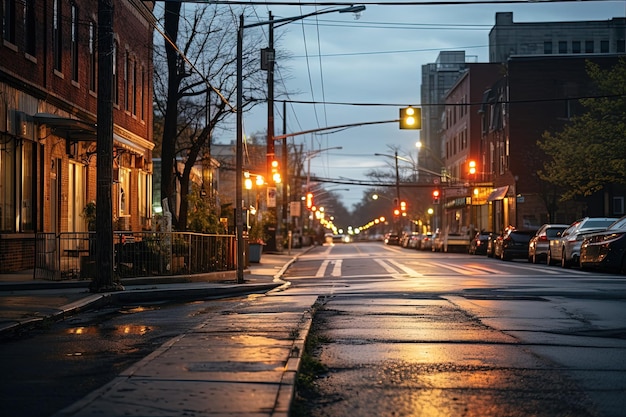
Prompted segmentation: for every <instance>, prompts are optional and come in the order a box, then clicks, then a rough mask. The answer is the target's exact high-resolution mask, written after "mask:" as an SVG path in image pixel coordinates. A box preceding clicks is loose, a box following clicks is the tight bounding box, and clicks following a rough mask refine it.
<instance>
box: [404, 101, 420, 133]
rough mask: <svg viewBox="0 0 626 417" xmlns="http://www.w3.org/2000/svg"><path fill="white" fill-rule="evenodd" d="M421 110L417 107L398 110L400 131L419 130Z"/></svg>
mask: <svg viewBox="0 0 626 417" xmlns="http://www.w3.org/2000/svg"><path fill="white" fill-rule="evenodd" d="M421 128H422V109H420V108H417V107H411V106H409V107H401V108H400V129H421Z"/></svg>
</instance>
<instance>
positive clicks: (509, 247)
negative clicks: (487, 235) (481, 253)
mask: <svg viewBox="0 0 626 417" xmlns="http://www.w3.org/2000/svg"><path fill="white" fill-rule="evenodd" d="M535 233H537V230H536V229H532V230H517V229H515V228H507V229H506V230H505V231H504V233H502V235H500V236H498V238H497V239H496V244H495V248H494V253H493V255H494V257H496V258H500V259H502V260H503V261H508V260H511V259H514V258H523V259H528V242H529V241H530V238H531V237H533V236H534V235H535Z"/></svg>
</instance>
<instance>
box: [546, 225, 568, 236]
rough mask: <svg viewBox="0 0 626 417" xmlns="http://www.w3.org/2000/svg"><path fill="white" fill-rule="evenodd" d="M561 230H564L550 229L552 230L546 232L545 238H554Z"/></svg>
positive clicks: (559, 228) (558, 228)
mask: <svg viewBox="0 0 626 417" xmlns="http://www.w3.org/2000/svg"><path fill="white" fill-rule="evenodd" d="M563 230H565V228H562V227H552V228H550V229H548V230H546V236H548V237H556V235H558V234H559V233H560V232H562V231H563Z"/></svg>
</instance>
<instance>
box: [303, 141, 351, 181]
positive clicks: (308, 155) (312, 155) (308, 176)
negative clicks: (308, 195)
mask: <svg viewBox="0 0 626 417" xmlns="http://www.w3.org/2000/svg"><path fill="white" fill-rule="evenodd" d="M335 149H337V150H339V149H343V146H333V147H332V148H324V149H318V150H315V151H310V152H307V153H306V155H305V157H304V159H306V160H307V169H306V191H307V192H309V191H310V183H311V159H312V158H315V157H316V156H317V155H319V154H320V153H322V152H326V151H332V150H335Z"/></svg>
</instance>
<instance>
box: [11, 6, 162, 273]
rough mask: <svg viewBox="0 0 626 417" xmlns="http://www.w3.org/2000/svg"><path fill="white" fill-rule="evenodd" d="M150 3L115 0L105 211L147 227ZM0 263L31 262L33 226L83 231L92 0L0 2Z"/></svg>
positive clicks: (92, 133) (88, 172) (91, 144)
mask: <svg viewBox="0 0 626 417" xmlns="http://www.w3.org/2000/svg"><path fill="white" fill-rule="evenodd" d="M152 8H153V3H152V2H136V1H129V0H116V1H114V16H113V22H114V24H113V25H114V27H113V32H114V57H113V63H114V71H113V72H114V73H113V74H112V77H111V79H112V84H113V121H114V129H113V130H114V134H113V135H114V153H113V157H114V158H113V159H114V163H113V172H114V184H113V187H112V190H113V191H112V192H113V196H112V197H113V198H112V199H113V213H110V215H112V216H113V218H114V220H115V223H114V225H115V226H116V229H118V230H141V229H146V228H150V219H151V211H152V209H151V194H152V192H151V187H152V186H151V184H152V178H151V177H152V164H151V158H152V149H153V147H154V144H153V140H152V47H151V46H152V27H151V25H150V22H149V20H148V19H149V18H150V16H152ZM0 13H1V19H2V23H3V26H2V32H1V33H0V173H1V174H0V272H8V271H14V270H20V269H28V268H32V267H33V262H34V256H33V255H34V238H35V233H37V232H51V233H56V234H59V233H65V232H75V231H86V230H87V222H86V220H85V218H83V216H82V215H81V214H82V211H83V209H84V208H85V206H86V205H87V203H88V202H90V201H94V200H95V198H96V163H97V155H96V154H95V149H96V129H95V126H96V114H97V99H98V91H97V90H98V85H97V79H98V78H97V75H98V68H97V64H98V53H97V50H98V47H97V33H98V26H97V25H98V1H97V0H81V1H80V2H78V1H74V0H49V1H38V0H20V1H17V0H6V1H3V2H2V9H1V10H0Z"/></svg>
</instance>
